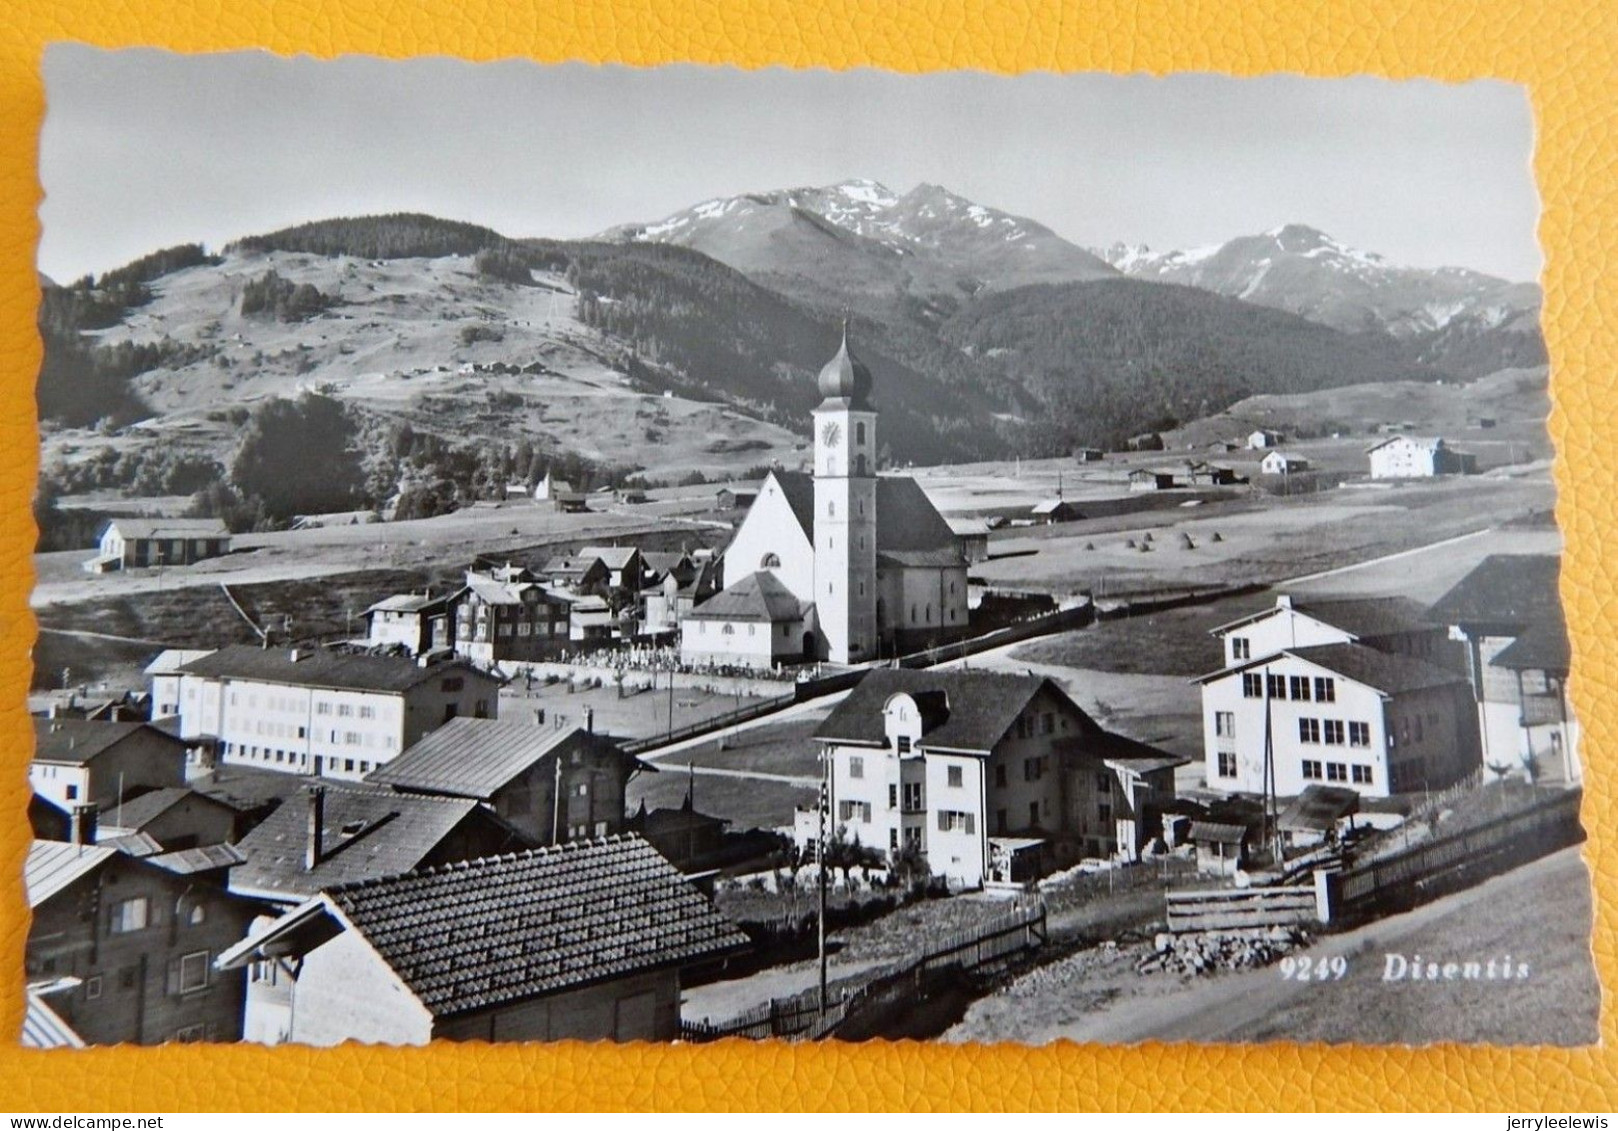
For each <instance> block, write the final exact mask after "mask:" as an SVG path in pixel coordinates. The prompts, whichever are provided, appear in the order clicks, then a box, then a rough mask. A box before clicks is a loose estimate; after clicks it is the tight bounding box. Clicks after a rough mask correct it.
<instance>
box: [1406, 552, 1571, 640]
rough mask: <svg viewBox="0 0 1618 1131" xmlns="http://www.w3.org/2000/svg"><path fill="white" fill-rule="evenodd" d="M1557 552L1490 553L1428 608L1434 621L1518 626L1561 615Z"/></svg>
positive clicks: (1438, 622)
mask: <svg viewBox="0 0 1618 1131" xmlns="http://www.w3.org/2000/svg"><path fill="white" fill-rule="evenodd" d="M1561 567H1562V559H1561V556H1560V555H1557V554H1490V555H1489V556H1488V557H1486V558H1484V559H1483V560H1482V561H1481V562H1479V563H1478V564H1477V566H1476V567H1475V568H1474V569H1473V570H1472V572H1471V573H1469V574H1467V575H1466V576H1465V577H1463V578H1461V580H1460V581H1458V582H1456V583H1455V585H1454V586H1453V587H1452V588H1451V589H1450V591H1449V592H1448V593H1445V594H1444V595H1443V596H1442V597H1440V598H1439V599H1438V600H1437V601H1436V602H1435V603H1434V604H1433V606H1432V608H1430V609H1428V610H1427V619H1429V620H1431V621H1432V622H1433V623H1434V624H1454V625H1468V624H1475V625H1516V626H1517V627H1518V628H1519V629H1520V628H1524V627H1526V626H1528V625H1530V624H1534V623H1536V622H1543V621H1551V620H1560V619H1561V617H1562V600H1561V596H1560V593H1559V590H1558V588H1557V577H1558V574H1559V573H1560V572H1561Z"/></svg>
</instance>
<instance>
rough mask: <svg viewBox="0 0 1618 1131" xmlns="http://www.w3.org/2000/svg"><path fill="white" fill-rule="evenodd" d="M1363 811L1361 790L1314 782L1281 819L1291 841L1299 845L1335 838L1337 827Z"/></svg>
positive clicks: (1313, 843) (1280, 823) (1305, 845)
mask: <svg viewBox="0 0 1618 1131" xmlns="http://www.w3.org/2000/svg"><path fill="white" fill-rule="evenodd" d="M1359 811H1360V795H1359V792H1358V791H1357V790H1352V789H1347V788H1344V787H1343V786H1340V785H1311V786H1309V787H1307V788H1306V789H1305V790H1304V791H1303V792H1302V793H1300V794H1299V795H1298V796H1297V798H1296V799H1295V800H1294V801H1293V802H1292V804H1291V805H1288V806H1287V808H1286V811H1285V812H1284V813H1282V814H1281V819H1280V821H1279V822H1278V825H1279V828H1280V829H1281V832H1282V833H1284V834H1286V837H1287V840H1288V841H1289V842H1290V843H1292V844H1293V845H1296V846H1298V847H1307V846H1309V845H1315V844H1319V843H1321V842H1322V841H1325V840H1331V839H1334V838H1335V837H1336V835H1337V826H1338V823H1339V822H1340V821H1342V820H1343V818H1345V817H1347V818H1348V819H1349V821H1350V824H1352V821H1353V816H1354V814H1355V813H1358V812H1359Z"/></svg>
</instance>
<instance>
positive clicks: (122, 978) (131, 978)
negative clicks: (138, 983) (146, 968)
mask: <svg viewBox="0 0 1618 1131" xmlns="http://www.w3.org/2000/svg"><path fill="white" fill-rule="evenodd" d="M137 972H138V971H137V968H136V967H134V966H125V967H124V968H123V969H122V970H120V971H118V988H119V989H120V990H132V989H134V988H135V977H136V974H137Z"/></svg>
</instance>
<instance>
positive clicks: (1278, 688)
mask: <svg viewBox="0 0 1618 1131" xmlns="http://www.w3.org/2000/svg"><path fill="white" fill-rule="evenodd" d="M1264 679H1265V682H1266V683H1267V684H1268V688H1267V690H1268V691H1269V696H1270V698H1271V699H1285V698H1286V697H1287V678H1286V676H1284V675H1268V674H1267V675H1265V677H1264Z"/></svg>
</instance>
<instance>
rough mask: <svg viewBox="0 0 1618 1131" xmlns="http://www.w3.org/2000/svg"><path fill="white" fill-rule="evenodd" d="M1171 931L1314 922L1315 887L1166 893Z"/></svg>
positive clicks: (1230, 929)
mask: <svg viewBox="0 0 1618 1131" xmlns="http://www.w3.org/2000/svg"><path fill="white" fill-rule="evenodd" d="M1165 899H1166V900H1167V902H1168V920H1169V930H1171V931H1176V932H1179V931H1241V930H1248V929H1251V928H1254V927H1289V926H1293V925H1295V924H1300V923H1313V922H1316V921H1317V920H1318V919H1319V917H1320V916H1319V908H1318V906H1317V904H1316V901H1315V889H1314V888H1313V887H1272V888H1243V889H1238V890H1228V889H1224V888H1220V889H1216V890H1205V891H1171V892H1166V893H1165Z"/></svg>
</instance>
